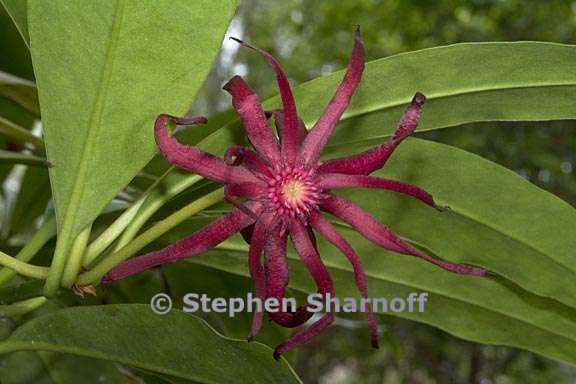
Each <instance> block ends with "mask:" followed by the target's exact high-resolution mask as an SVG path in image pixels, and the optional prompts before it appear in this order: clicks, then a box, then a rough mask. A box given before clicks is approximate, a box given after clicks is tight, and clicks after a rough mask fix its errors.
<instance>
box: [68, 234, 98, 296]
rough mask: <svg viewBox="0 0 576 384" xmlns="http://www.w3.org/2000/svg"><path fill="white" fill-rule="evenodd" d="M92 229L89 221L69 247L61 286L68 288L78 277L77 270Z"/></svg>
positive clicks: (78, 270)
mask: <svg viewBox="0 0 576 384" xmlns="http://www.w3.org/2000/svg"><path fill="white" fill-rule="evenodd" d="M91 231H92V223H90V224H89V225H88V226H87V227H86V228H85V229H84V230H83V231H82V232H80V234H79V235H78V236H76V239H75V240H74V244H72V248H71V249H70V256H69V257H68V260H67V261H66V266H65V267H64V273H63V274H62V286H63V287H65V288H70V287H72V285H73V284H74V282H75V281H76V278H77V277H78V272H80V268H81V267H82V261H83V260H84V255H85V254H86V246H87V245H88V239H90V232H91Z"/></svg>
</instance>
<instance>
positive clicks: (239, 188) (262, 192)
mask: <svg viewBox="0 0 576 384" xmlns="http://www.w3.org/2000/svg"><path fill="white" fill-rule="evenodd" d="M225 189H226V194H227V195H228V196H231V197H247V198H249V199H258V198H261V197H264V196H266V194H267V192H268V188H266V185H265V184H263V183H237V184H226V187H225Z"/></svg>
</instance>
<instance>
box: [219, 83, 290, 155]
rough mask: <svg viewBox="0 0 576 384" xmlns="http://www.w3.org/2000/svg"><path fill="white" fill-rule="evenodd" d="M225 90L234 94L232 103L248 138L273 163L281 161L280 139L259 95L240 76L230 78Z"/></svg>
mask: <svg viewBox="0 0 576 384" xmlns="http://www.w3.org/2000/svg"><path fill="white" fill-rule="evenodd" d="M224 90H226V91H227V92H228V93H230V95H232V104H233V105H234V108H235V109H236V111H237V112H238V114H239V115H240V119H241V120H242V123H243V124H244V127H245V129H246V134H247V135H248V139H249V140H250V143H252V145H253V146H254V148H256V151H257V152H258V153H259V154H260V155H261V156H263V157H264V158H265V159H266V160H267V161H268V162H270V163H271V164H275V163H277V162H278V161H280V148H279V146H278V139H277V138H276V136H274V133H273V132H272V129H270V127H269V126H268V121H267V119H266V115H265V114H264V111H263V110H262V105H260V99H259V98H258V96H257V95H256V94H255V93H254V91H252V89H250V87H249V86H248V84H246V82H245V81H244V80H243V79H242V78H241V77H240V76H234V77H233V78H232V79H230V81H228V82H227V83H226V84H225V85H224Z"/></svg>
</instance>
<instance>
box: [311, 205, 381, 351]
mask: <svg viewBox="0 0 576 384" xmlns="http://www.w3.org/2000/svg"><path fill="white" fill-rule="evenodd" d="M310 222H311V224H312V227H313V228H314V229H315V230H316V231H318V232H319V233H320V234H321V235H322V236H324V237H325V238H326V240H328V241H329V242H330V243H332V244H333V245H334V246H335V247H336V248H338V249H339V250H340V252H342V253H343V254H344V256H346V258H347V259H348V261H349V262H350V264H352V268H353V269H354V279H355V280H356V286H357V287H358V290H359V291H360V296H361V297H362V298H364V299H365V298H367V297H368V287H367V285H366V275H365V274H364V268H363V267H362V262H361V261H360V258H359V257H358V255H357V254H356V252H355V251H354V249H353V248H352V246H351V245H350V244H349V243H348V242H347V241H346V239H344V238H343V237H342V236H341V235H340V234H339V233H338V232H337V231H336V229H335V228H334V226H333V225H332V224H330V222H329V221H328V220H326V219H325V218H324V217H322V214H321V213H319V212H317V211H316V212H314V213H313V214H312V216H311V217H310ZM367 316H368V328H369V330H370V341H371V343H372V346H373V347H374V348H378V327H377V326H376V320H375V318H374V313H373V312H372V306H371V305H370V304H369V303H368V305H367Z"/></svg>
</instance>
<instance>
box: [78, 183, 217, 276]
mask: <svg viewBox="0 0 576 384" xmlns="http://www.w3.org/2000/svg"><path fill="white" fill-rule="evenodd" d="M223 198H224V189H223V188H220V189H217V190H215V191H214V192H211V193H209V194H207V195H205V196H202V197H201V198H199V199H197V200H195V201H193V202H192V203H190V204H188V205H187V206H185V207H184V208H182V209H180V210H178V211H176V212H174V213H173V214H171V215H170V216H168V217H167V218H165V219H164V220H162V221H160V222H158V223H157V224H155V225H154V226H152V227H151V228H149V229H148V230H147V231H145V232H143V233H142V234H141V235H140V236H138V237H136V238H135V239H134V240H133V241H132V242H130V243H129V244H127V245H126V246H125V247H124V248H122V249H120V250H118V251H117V252H115V253H113V254H111V255H110V256H107V257H106V258H104V259H103V260H102V261H101V262H100V263H99V264H97V265H96V266H95V267H94V268H93V269H92V270H90V271H88V272H85V273H83V274H81V275H80V276H79V277H78V280H77V284H78V285H88V284H95V283H97V282H98V281H99V280H100V279H101V278H102V277H103V276H104V275H105V274H106V273H107V272H108V271H109V270H111V269H112V268H114V267H115V266H117V265H118V264H120V263H121V262H123V261H124V260H126V259H128V258H129V257H130V256H133V255H134V254H135V253H136V252H138V251H139V250H141V249H142V248H144V247H145V246H146V245H148V244H150V243H151V242H152V241H154V240H156V239H157V238H159V237H160V236H162V235H163V234H165V233H166V232H168V231H169V230H171V229H172V228H174V227H175V226H177V225H178V224H180V223H182V222H183V221H185V220H186V219H189V218H190V217H191V216H192V215H194V214H196V213H198V212H200V211H202V210H203V209H206V208H208V207H210V206H212V205H214V204H216V203H218V202H220V201H222V199H223Z"/></svg>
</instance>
